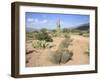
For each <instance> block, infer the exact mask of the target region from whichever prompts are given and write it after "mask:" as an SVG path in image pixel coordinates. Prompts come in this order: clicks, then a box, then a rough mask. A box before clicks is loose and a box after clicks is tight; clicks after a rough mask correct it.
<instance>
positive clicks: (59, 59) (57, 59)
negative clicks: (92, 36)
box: [49, 50, 73, 64]
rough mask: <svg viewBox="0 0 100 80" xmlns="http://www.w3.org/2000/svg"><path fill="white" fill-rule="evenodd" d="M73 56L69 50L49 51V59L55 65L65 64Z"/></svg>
mask: <svg viewBox="0 0 100 80" xmlns="http://www.w3.org/2000/svg"><path fill="white" fill-rule="evenodd" d="M72 56H73V53H72V52H70V51H69V50H63V51H62V50H57V51H55V52H53V51H49V58H50V60H51V61H52V62H53V63H55V64H60V63H66V62H68V61H69V60H70V59H71V58H72Z"/></svg>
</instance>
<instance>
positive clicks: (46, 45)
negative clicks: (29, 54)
mask: <svg viewBox="0 0 100 80" xmlns="http://www.w3.org/2000/svg"><path fill="white" fill-rule="evenodd" d="M32 46H33V48H51V47H52V45H51V44H50V43H48V42H46V41H45V40H41V41H40V40H36V41H34V42H33V44H32Z"/></svg>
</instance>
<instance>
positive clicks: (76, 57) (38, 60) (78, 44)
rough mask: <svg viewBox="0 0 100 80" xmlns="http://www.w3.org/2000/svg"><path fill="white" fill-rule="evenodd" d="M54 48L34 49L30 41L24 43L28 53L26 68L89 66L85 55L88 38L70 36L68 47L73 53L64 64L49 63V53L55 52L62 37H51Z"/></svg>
mask: <svg viewBox="0 0 100 80" xmlns="http://www.w3.org/2000/svg"><path fill="white" fill-rule="evenodd" d="M52 39H53V42H52V43H53V44H54V45H55V46H54V47H52V48H50V49H35V48H33V47H32V44H31V43H32V40H31V41H28V42H26V49H27V50H28V51H30V52H29V53H27V54H26V67H39V66H55V65H83V64H89V55H87V54H85V51H86V49H87V46H88V44H89V38H88V37H84V36H81V35H71V39H72V42H71V45H70V46H69V47H68V49H69V50H71V51H72V52H73V56H72V58H71V60H69V61H68V62H66V63H65V64H62V63H60V64H54V63H53V62H51V61H50V58H49V57H50V56H52V54H51V53H49V51H50V50H51V51H56V50H57V49H58V46H59V44H60V43H61V41H62V40H63V39H64V38H63V37H62V38H61V37H53V38H52Z"/></svg>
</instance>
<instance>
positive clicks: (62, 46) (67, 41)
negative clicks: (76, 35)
mask: <svg viewBox="0 0 100 80" xmlns="http://www.w3.org/2000/svg"><path fill="white" fill-rule="evenodd" d="M71 41H72V40H71V39H64V40H63V41H62V42H61V43H60V45H59V49H65V48H68V46H69V45H70V43H71Z"/></svg>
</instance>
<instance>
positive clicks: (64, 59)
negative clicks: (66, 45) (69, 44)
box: [61, 50, 73, 63]
mask: <svg viewBox="0 0 100 80" xmlns="http://www.w3.org/2000/svg"><path fill="white" fill-rule="evenodd" d="M72 56H73V53H72V52H71V51H69V50H64V51H62V56H61V63H66V62H68V61H69V60H70V59H71V58H72Z"/></svg>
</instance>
